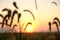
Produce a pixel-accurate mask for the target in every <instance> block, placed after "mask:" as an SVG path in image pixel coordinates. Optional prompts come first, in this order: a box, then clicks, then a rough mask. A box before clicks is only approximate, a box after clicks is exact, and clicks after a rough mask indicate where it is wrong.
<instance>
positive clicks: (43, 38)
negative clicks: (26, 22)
mask: <svg viewBox="0 0 60 40" xmlns="http://www.w3.org/2000/svg"><path fill="white" fill-rule="evenodd" d="M0 40H60V32H51V33H49V32H46V33H45V32H40V33H0Z"/></svg>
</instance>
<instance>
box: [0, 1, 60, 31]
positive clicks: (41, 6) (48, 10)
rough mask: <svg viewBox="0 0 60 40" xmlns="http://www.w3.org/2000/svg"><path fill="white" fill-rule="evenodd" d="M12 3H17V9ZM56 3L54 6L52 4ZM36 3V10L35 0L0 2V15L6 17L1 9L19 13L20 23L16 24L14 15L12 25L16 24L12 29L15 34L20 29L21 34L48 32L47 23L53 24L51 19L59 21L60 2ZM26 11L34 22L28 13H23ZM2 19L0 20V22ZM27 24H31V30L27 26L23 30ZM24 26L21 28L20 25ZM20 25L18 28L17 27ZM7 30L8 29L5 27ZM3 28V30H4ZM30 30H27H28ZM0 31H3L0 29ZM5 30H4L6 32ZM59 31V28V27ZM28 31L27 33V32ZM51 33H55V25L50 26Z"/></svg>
mask: <svg viewBox="0 0 60 40" xmlns="http://www.w3.org/2000/svg"><path fill="white" fill-rule="evenodd" d="M13 2H16V3H17V6H18V8H19V9H16V8H15V7H14V6H13ZM52 2H56V3H57V5H56V4H54V3H52ZM36 3H37V9H36V6H35V0H0V14H2V15H4V16H5V15H6V14H7V12H2V9H4V8H8V9H11V10H12V11H14V10H18V12H19V13H21V18H20V22H19V23H17V16H16V15H15V17H14V22H13V25H14V24H17V25H18V26H17V27H16V28H15V29H14V30H16V31H17V32H19V31H20V28H21V29H22V32H29V31H31V32H49V26H48V22H53V19H54V18H55V17H58V18H59V20H60V0H36ZM25 9H27V10H29V11H31V12H32V13H33V15H34V17H35V20H34V19H33V17H32V15H31V14H30V13H29V12H24V10H25ZM1 20H2V18H0V22H1ZM28 22H31V23H32V25H30V26H31V28H30V27H29V25H28V26H27V29H26V30H24V28H25V26H26V24H27V23H28ZM23 24H24V26H23V28H22V25H23ZM19 25H20V27H19ZM5 28H6V29H7V30H8V28H7V27H5ZM5 28H4V29H5ZM28 28H29V29H30V30H29V29H28ZM0 29H1V31H3V30H4V29H2V28H1V25H0ZM6 29H5V30H6ZM59 29H60V26H59ZM27 30H29V31H27ZM51 31H52V32H56V31H57V28H56V26H55V25H52V30H51Z"/></svg>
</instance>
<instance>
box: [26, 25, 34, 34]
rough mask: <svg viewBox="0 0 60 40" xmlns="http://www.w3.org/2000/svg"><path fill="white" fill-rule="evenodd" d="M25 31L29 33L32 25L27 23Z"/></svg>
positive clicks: (31, 30)
mask: <svg viewBox="0 0 60 40" xmlns="http://www.w3.org/2000/svg"><path fill="white" fill-rule="evenodd" d="M26 32H29V33H31V32H33V27H32V25H30V24H29V25H28V26H27V28H26Z"/></svg>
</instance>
